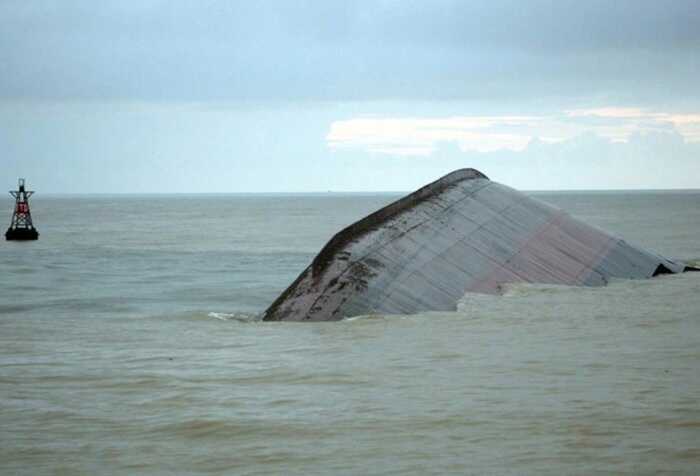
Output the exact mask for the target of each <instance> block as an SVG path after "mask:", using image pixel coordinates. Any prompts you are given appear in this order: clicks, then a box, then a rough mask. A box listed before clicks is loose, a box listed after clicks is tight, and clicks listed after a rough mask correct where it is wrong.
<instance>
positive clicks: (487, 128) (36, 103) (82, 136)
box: [0, 0, 700, 192]
mask: <svg viewBox="0 0 700 476" xmlns="http://www.w3.org/2000/svg"><path fill="white" fill-rule="evenodd" d="M699 52H700V2H697V1H684V0H674V1H666V2H662V1H644V0H636V1H624V0H616V1H609V0H606V1H594V0H587V1H569V0H558V1H534V0H533V1H525V0H520V1H493V0H492V1H488V2H476V1H446V0H434V1H420V2H418V1H406V0H403V1H372V2H370V1H356V2H340V1H337V2H336V1H327V0H326V1H320V0H319V1H281V0H277V1H267V2H266V1H259V2H242V1H241V2H234V1H227V2H224V1H213V0H199V1H188V2H185V1H160V0H140V1H101V2H93V1H70V0H67V1H61V2H57V1H50V0H46V1H36V0H18V1H15V0H0V68H2V69H1V70H0V170H2V176H3V177H4V178H5V181H6V182H7V183H6V186H9V185H12V184H13V183H14V181H15V178H16V176H18V175H23V176H27V178H28V180H29V181H30V183H31V184H32V185H33V187H34V188H36V189H38V190H43V191H50V192H72V191H76V190H77V189H78V188H79V187H80V190H84V191H86V192H100V191H104V192H146V191H156V192H199V191H216V192H254V191H265V192H269V191H325V190H408V189H412V188H415V187H417V186H419V185H421V184H423V183H425V182H427V181H429V180H432V179H434V178H436V177H437V176H438V175H440V174H442V173H445V172H448V171H449V170H451V169H453V168H458V167H467V166H477V167H479V168H480V169H481V170H482V171H483V172H485V173H486V174H487V175H489V176H491V177H492V178H494V179H497V180H500V181H503V182H507V183H509V184H510V185H513V186H516V187H521V188H530V189H552V188H555V189H556V188H591V189H594V188H678V187H685V188H698V187H699V186H700V185H698V177H700V174H699V173H698V172H700V153H699V152H700V146H699V144H700V93H698V88H697V83H698V77H699V74H698V73H700V53H699Z"/></svg>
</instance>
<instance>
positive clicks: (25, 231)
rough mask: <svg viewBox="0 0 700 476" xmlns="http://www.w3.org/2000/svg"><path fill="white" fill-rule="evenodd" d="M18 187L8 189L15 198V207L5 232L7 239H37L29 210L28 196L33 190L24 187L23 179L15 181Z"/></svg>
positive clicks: (37, 235)
mask: <svg viewBox="0 0 700 476" xmlns="http://www.w3.org/2000/svg"><path fill="white" fill-rule="evenodd" d="M17 185H18V189H17V190H10V195H12V196H13V197H14V198H15V209H14V211H13V212H12V221H11V222H10V227H9V228H8V229H7V231H6V232H5V239H7V240H17V241H19V240H38V239H39V232H38V231H37V230H36V228H34V224H33V223H32V214H31V212H30V211H29V197H31V196H32V195H33V194H34V192H33V191H27V190H25V188H24V179H23V178H21V179H19V180H18V181H17Z"/></svg>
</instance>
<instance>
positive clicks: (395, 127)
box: [326, 107, 700, 156]
mask: <svg viewBox="0 0 700 476" xmlns="http://www.w3.org/2000/svg"><path fill="white" fill-rule="evenodd" d="M657 132H672V133H677V134H679V136H680V137H681V138H682V139H683V140H685V141H688V142H700V114H681V113H668V112H653V111H646V110H644V109H641V108H619V107H607V108H598V109H575V110H568V111H564V112H563V113H560V114H557V115H551V116H451V117H384V118H382V117H361V118H353V119H346V120H339V121H335V122H333V123H332V124H331V125H330V129H329V132H328V134H327V136H326V142H327V145H328V147H329V148H330V149H333V150H335V149H343V148H349V149H363V150H365V151H367V152H369V153H373V154H380V155H393V156H428V155H431V154H432V153H434V152H435V150H436V148H437V146H438V144H440V143H443V142H453V143H455V144H456V145H457V146H458V147H459V148H460V149H461V150H463V151H477V152H492V151H497V150H511V151H520V150H523V149H525V147H526V146H527V145H528V144H529V143H530V142H531V141H533V139H535V138H537V140H538V141H541V142H547V143H556V142H562V141H566V140H570V139H572V138H574V137H576V136H580V135H582V134H585V133H594V134H595V135H597V136H600V137H602V138H604V139H607V140H609V141H611V142H628V141H629V140H630V138H631V137H634V136H635V135H639V134H644V133H657Z"/></svg>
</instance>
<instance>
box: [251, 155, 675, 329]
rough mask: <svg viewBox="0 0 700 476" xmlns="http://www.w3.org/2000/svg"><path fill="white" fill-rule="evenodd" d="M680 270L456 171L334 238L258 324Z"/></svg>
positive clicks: (410, 308) (437, 307) (440, 305)
mask: <svg viewBox="0 0 700 476" xmlns="http://www.w3.org/2000/svg"><path fill="white" fill-rule="evenodd" d="M684 269H686V268H685V266H684V265H683V264H681V263H676V262H673V261H671V260H668V259H665V258H663V257H661V256H658V255H656V254H654V253H651V252H649V251H646V250H643V249H640V248H637V247H635V246H632V245H630V244H628V243H626V242H625V241H624V240H622V239H620V238H617V237H614V236H611V235H609V234H607V233H605V232H603V231H601V230H599V229H598V228H595V227H593V226H590V225H587V224H585V223H583V222H581V221H579V220H576V219H574V218H572V217H571V216H569V215H568V214H566V213H564V212H563V211H561V210H559V209H557V208H554V207H552V206H550V205H547V204H545V203H543V202H540V201H538V200H536V199H533V198H531V197H528V196H527V195H524V194H523V193H520V192H518V191H516V190H513V189H511V188H509V187H506V186H505V185H501V184H499V183H496V182H492V181H490V180H489V179H488V178H487V177H486V176H485V175H483V174H482V173H480V172H478V171H476V170H474V169H461V170H457V171H455V172H452V173H450V174H448V175H446V176H444V177H443V178H441V179H439V180H437V181H435V182H433V183H431V184H429V185H427V186H425V187H423V188H421V189H420V190H418V191H416V192H414V193H412V194H410V195H407V196H406V197H404V198H402V199H400V200H398V201H396V202H394V203H392V204H390V205H388V206H386V207H384V208H382V209H381V210H379V211H377V212H375V213H373V214H371V215H369V216H367V217H366V218H363V219H362V220H360V221H358V222H356V223H354V224H352V225H350V226H349V227H347V228H346V229H344V230H343V231H341V232H340V233H338V234H337V235H335V236H334V237H333V238H332V239H331V241H329V242H328V244H327V245H326V246H325V247H324V248H323V250H321V252H320V253H319V254H318V256H316V258H315V259H314V260H313V262H312V263H311V265H310V266H309V267H308V268H306V269H305V270H304V271H303V272H302V273H301V275H300V276H299V277H298V278H297V279H296V280H295V281H294V282H293V283H292V285H291V286H290V287H289V288H287V290H286V291H284V293H282V295H281V296H280V297H279V298H277V300H276V301H275V302H274V303H273V304H272V305H271V306H270V307H269V308H268V309H267V310H266V311H265V314H264V316H263V319H264V320H267V321H330V320H339V319H342V318H344V317H351V316H357V315H366V314H374V313H382V314H412V313H417V312H422V311H449V310H455V309H456V306H457V302H458V301H459V299H460V298H461V297H462V296H463V295H464V294H465V293H466V292H479V293H491V294H495V293H499V292H500V291H501V290H502V289H503V285H505V284H507V283H514V282H528V283H550V284H563V285H584V286H600V285H604V284H605V283H607V282H608V280H609V279H610V278H632V279H636V278H649V277H652V276H655V275H657V274H666V273H677V272H681V271H683V270H684Z"/></svg>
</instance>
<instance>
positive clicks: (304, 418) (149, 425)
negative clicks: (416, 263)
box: [0, 191, 700, 475]
mask: <svg viewBox="0 0 700 476" xmlns="http://www.w3.org/2000/svg"><path fill="white" fill-rule="evenodd" d="M534 195H535V196H536V197H537V198H539V199H541V200H544V201H547V202H549V203H552V204H554V205H555V206H558V207H560V208H563V209H565V210H567V211H568V212H570V213H572V214H573V215H575V216H577V217H579V218H581V219H583V220H584V221H587V222H589V223H592V224H595V225H597V226H600V227H602V228H604V229H606V230H609V231H611V232H613V233H615V234H617V235H620V236H623V237H624V238H625V239H627V240H628V241H630V242H633V243H636V244H639V245H642V246H644V247H647V248H650V249H652V250H654V251H657V252H658V253H661V254H663V255H665V256H668V257H671V258H679V259H685V260H691V261H695V262H697V261H698V260H699V259H700V239H698V236H699V235H700V192H697V191H678V192H624V193H622V192H597V193H593V192H577V193H574V192H571V193H536V194H534ZM399 196H400V194H374V195H372V194H369V195H368V194H365V195H361V194H350V195H338V194H318V195H267V196H266V195H244V196H238V195H191V196H187V195H175V196H158V195H155V196H153V195H151V196H148V195H146V196H42V195H41V194H38V195H37V196H36V197H35V198H34V199H33V201H32V210H33V212H34V220H35V223H36V225H37V227H38V229H39V232H40V233H41V236H40V239H39V241H36V242H26V243H20V242H1V243H0V474H31V475H42V474H66V475H73V474H117V475H131V474H145V475H161V474H163V475H165V474H217V473H218V474H241V475H254V474H259V475H263V474H383V475H389V474H394V475H425V474H537V475H540V474H556V475H559V474H581V475H584V474H592V473H610V474H625V473H626V474H655V473H659V472H667V473H674V474H675V473H678V474H697V472H698V468H700V273H686V274H684V275H675V276H662V277H659V278H655V279H651V280H640V281H614V282H613V283H611V284H610V285H609V286H607V287H602V288H577V287H562V286H548V285H514V286H511V287H509V288H508V289H507V290H506V293H505V295H504V296H484V295H466V296H465V297H464V298H463V299H462V300H461V301H460V303H459V306H458V310H457V311H456V312H450V313H425V314H416V315H410V316H388V315H387V316H372V317H359V318H353V319H348V320H345V321H342V322H332V323H316V324H313V323H303V324H298V323H296V324H295V323H263V322H260V321H259V320H258V319H257V315H258V314H259V313H260V312H261V311H263V310H264V309H265V308H266V306H267V305H269V304H270V303H271V302H272V301H273V300H274V299H275V297H276V296H277V295H278V294H279V293H280V292H281V291H282V290H283V289H284V288H285V287H286V286H288V285H289V284H290V283H291V281H292V280H293V279H294V278H295V277H296V276H297V275H298V273H300V272H301V271H302V270H303V269H304V268H305V267H306V266H307V265H308V263H309V262H310V261H311V259H312V258H313V256H314V255H315V254H316V253H317V252H318V251H319V250H320V248H321V247H322V246H323V245H324V243H325V242H326V241H327V240H328V239H329V238H330V237H331V236H332V235H333V234H334V233H336V232H337V231H339V230H340V229H341V228H342V227H344V226H346V225H348V224H350V223H352V222H353V221H355V220H357V219H359V218H361V217H363V216H364V215H366V214H368V213H369V212H372V211H374V210H376V209H377V208H379V207H381V206H383V205H385V204H387V203H389V202H390V201H392V200H394V199H396V198H398V197H399ZM11 207H12V204H11V202H10V201H9V197H8V200H5V201H2V202H0V210H2V211H4V212H5V213H4V214H5V219H6V220H7V222H8V223H9V218H10V213H11Z"/></svg>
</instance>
